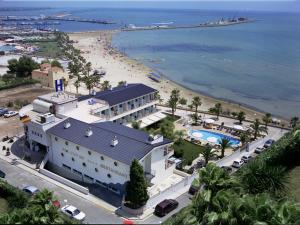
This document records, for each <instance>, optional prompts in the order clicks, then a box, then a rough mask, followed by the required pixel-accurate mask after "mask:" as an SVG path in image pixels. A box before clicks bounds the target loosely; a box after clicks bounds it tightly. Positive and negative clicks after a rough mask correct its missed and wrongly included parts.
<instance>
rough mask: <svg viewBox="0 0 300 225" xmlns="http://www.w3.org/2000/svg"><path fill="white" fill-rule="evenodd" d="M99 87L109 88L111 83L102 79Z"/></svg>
mask: <svg viewBox="0 0 300 225" xmlns="http://www.w3.org/2000/svg"><path fill="white" fill-rule="evenodd" d="M101 88H102V90H104V91H105V90H108V89H110V88H111V85H110V83H109V81H108V80H105V81H103V83H102V84H101Z"/></svg>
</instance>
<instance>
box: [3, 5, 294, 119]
mask: <svg viewBox="0 0 300 225" xmlns="http://www.w3.org/2000/svg"><path fill="white" fill-rule="evenodd" d="M0 4H1V3H0ZM63 11H65V12H69V13H72V15H73V16H78V17H82V18H95V19H105V20H110V21H115V22H116V23H117V24H115V25H99V24H88V23H75V22H63V23H62V24H61V25H59V26H57V28H58V29H60V30H61V31H83V30H97V29H114V28H119V27H122V26H124V25H125V24H135V25H137V26H138V25H140V26H143V25H152V24H154V23H173V25H176V24H178V25H187V24H197V23H200V22H205V21H212V20H217V19H220V18H222V17H224V18H228V17H234V16H236V17H238V16H247V17H250V18H253V19H257V22H255V23H249V24H241V25H235V26H228V27H222V28H221V27H218V28H202V29H180V30H179V29H178V30H159V31H158V30H156V31H138V32H122V33H119V34H117V35H116V36H115V37H114V39H113V46H114V47H116V48H118V49H119V50H120V51H122V52H124V53H126V54H127V55H129V56H130V57H133V58H135V59H137V60H139V61H140V62H142V63H144V64H146V65H148V66H150V67H151V68H153V69H155V70H157V71H158V72H160V73H162V74H164V75H165V76H166V77H168V78H169V79H171V80H173V81H175V82H177V83H180V84H182V85H184V86H186V87H188V88H190V89H193V90H195V91H198V92H201V93H204V94H206V95H210V96H213V97H216V98H220V99H225V100H230V101H233V102H238V103H241V104H244V105H248V106H251V107H254V108H257V109H259V110H261V111H265V112H270V113H272V114H274V115H279V116H283V117H286V118H290V117H292V116H299V117H300V42H299V40H300V26H299V24H300V14H297V13H271V12H249V11H245V12H241V11H211V10H210V11H204V10H179V9H176V10H175V9H174V10H166V9H128V8H127V9H113V8H106V9H103V8H100V7H94V8H92V7H91V6H86V7H81V8H70V7H56V8H52V9H35V10H33V9H26V10H14V11H1V10H0V15H40V14H44V15H51V14H54V13H57V12H63Z"/></svg>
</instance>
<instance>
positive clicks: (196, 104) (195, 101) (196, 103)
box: [192, 96, 202, 113]
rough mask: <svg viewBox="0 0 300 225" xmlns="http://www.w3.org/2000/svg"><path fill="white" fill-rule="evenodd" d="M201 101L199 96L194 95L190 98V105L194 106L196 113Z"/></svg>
mask: <svg viewBox="0 0 300 225" xmlns="http://www.w3.org/2000/svg"><path fill="white" fill-rule="evenodd" d="M201 104H202V102H201V99H200V97H198V96H195V97H193V100H192V105H193V106H194V107H195V112H196V113H198V107H199V106H201Z"/></svg>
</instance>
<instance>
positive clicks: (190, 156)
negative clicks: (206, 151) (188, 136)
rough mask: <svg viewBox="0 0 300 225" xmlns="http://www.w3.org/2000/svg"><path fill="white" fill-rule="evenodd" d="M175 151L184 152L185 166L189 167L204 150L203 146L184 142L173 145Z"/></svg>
mask: <svg viewBox="0 0 300 225" xmlns="http://www.w3.org/2000/svg"><path fill="white" fill-rule="evenodd" d="M173 147H174V151H175V152H176V151H179V152H180V151H182V152H183V155H182V159H183V165H188V164H189V163H192V161H193V160H194V159H196V158H197V157H198V156H199V154H200V152H201V150H202V149H203V147H202V146H199V145H195V144H193V143H191V142H188V141H183V142H182V144H180V145H175V144H174V145H173Z"/></svg>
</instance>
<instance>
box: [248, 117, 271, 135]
mask: <svg viewBox="0 0 300 225" xmlns="http://www.w3.org/2000/svg"><path fill="white" fill-rule="evenodd" d="M250 127H251V128H252V129H253V135H254V139H256V138H257V136H259V135H260V134H261V133H262V132H264V133H268V131H267V128H266V127H264V126H261V123H260V121H259V119H255V121H254V123H252V124H251V125H250Z"/></svg>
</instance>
